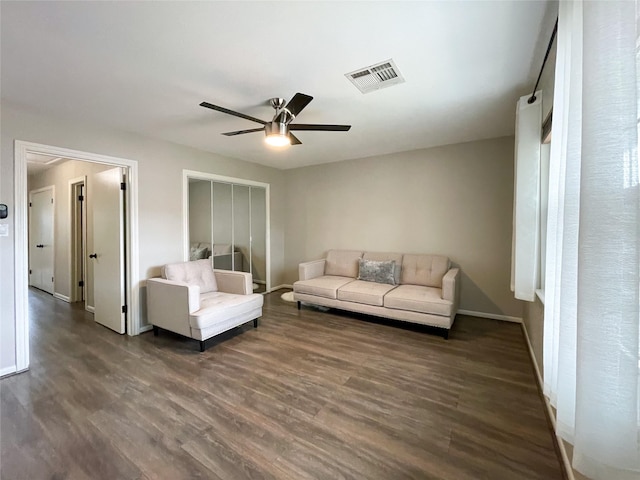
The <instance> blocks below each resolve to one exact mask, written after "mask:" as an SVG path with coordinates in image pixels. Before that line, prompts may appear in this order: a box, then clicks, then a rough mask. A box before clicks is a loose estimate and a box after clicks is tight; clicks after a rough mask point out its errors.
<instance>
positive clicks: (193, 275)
mask: <svg viewBox="0 0 640 480" xmlns="http://www.w3.org/2000/svg"><path fill="white" fill-rule="evenodd" d="M162 276H163V277H164V278H166V279H167V280H173V281H174V282H184V283H187V284H189V285H198V286H199V287H200V293H201V294H202V293H207V292H216V291H217V290H218V284H217V282H216V276H215V274H214V273H213V268H212V267H211V260H208V259H204V260H196V261H194V262H180V263H170V264H169V265H165V266H164V267H163V268H162Z"/></svg>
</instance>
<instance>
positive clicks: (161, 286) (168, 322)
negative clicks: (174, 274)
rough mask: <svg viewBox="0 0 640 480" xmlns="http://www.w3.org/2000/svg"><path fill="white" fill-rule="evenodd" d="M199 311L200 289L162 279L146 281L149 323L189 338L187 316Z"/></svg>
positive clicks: (189, 327) (189, 330)
mask: <svg viewBox="0 0 640 480" xmlns="http://www.w3.org/2000/svg"><path fill="white" fill-rule="evenodd" d="M199 309H200V287H199V286H198V285H188V284H186V283H184V282H174V281H172V280H165V279H163V278H150V279H148V280H147V315H148V320H149V323H150V324H152V325H155V326H157V327H160V328H164V329H166V330H170V331H172V332H176V333H179V334H181V335H186V336H191V326H190V325H189V314H191V313H193V312H195V311H197V310H199Z"/></svg>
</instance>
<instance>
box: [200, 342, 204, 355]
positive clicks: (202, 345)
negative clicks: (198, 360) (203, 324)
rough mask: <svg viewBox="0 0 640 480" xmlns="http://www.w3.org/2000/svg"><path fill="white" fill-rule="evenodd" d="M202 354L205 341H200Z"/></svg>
mask: <svg viewBox="0 0 640 480" xmlns="http://www.w3.org/2000/svg"><path fill="white" fill-rule="evenodd" d="M200 352H204V340H200Z"/></svg>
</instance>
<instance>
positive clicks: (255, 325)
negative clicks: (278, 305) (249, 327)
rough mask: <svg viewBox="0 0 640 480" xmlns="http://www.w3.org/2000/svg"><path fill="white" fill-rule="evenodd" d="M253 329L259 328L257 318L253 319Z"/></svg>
mask: <svg viewBox="0 0 640 480" xmlns="http://www.w3.org/2000/svg"><path fill="white" fill-rule="evenodd" d="M253 328H258V319H257V318H254V319H253Z"/></svg>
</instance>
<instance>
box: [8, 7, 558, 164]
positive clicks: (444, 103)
mask: <svg viewBox="0 0 640 480" xmlns="http://www.w3.org/2000/svg"><path fill="white" fill-rule="evenodd" d="M0 9H1V11H0V13H1V22H2V23H1V57H0V58H1V61H2V65H1V67H2V68H1V85H2V90H1V92H2V100H3V101H8V102H10V103H12V104H15V105H17V106H22V107H25V108H29V109H30V110H36V111H40V112H42V113H43V114H46V115H52V116H56V117H63V118H69V119H73V120H76V121H80V122H91V123H95V124H101V125H105V126H110V127H115V128H117V129H121V130H127V131H132V132H137V133H140V134H143V135H146V136H151V137H155V138H160V139H165V140H168V141H172V142H176V143H179V144H183V145H189V146H192V147H195V148H198V149H202V150H206V151H211V152H215V153H218V154H221V155H225V156H228V157H232V158H239V159H243V160H247V161H251V162H255V163H260V164H264V165H269V166H273V167H277V168H294V167H299V166H304V165H312V164H318V163H325V162H334V161H339V160H345V159H350V158H361V157H367V156H372V155H379V154H385V153H392V152H398V151H406V150H413V149H418V148H425V147H431V146H436V145H444V144H449V143H457V142H464V141H471V140H477V139H483V138H492V137H498V136H503V135H509V134H513V131H514V128H513V124H514V118H515V116H514V108H515V102H516V99H517V97H518V96H519V95H523V94H525V93H526V92H527V91H529V90H531V88H532V87H533V83H534V82H535V78H536V75H537V73H538V70H539V68H540V65H541V62H542V55H543V54H544V48H545V47H546V41H547V37H548V35H547V33H546V32H547V31H548V30H550V28H551V27H552V25H553V21H551V22H549V21H548V19H547V18H545V14H546V15H547V17H548V16H549V12H548V10H549V3H548V2H546V1H489V2H482V1H442V2H438V1H430V2H401V1H396V2H312V1H298V2H240V1H238V2H133V3H129V2H58V1H48V2H8V1H3V2H1V3H0ZM541 39H542V41H541ZM389 58H393V59H394V60H395V62H396V64H397V65H398V68H399V70H400V72H401V73H402V75H403V76H404V78H405V80H406V83H403V84H400V85H396V86H393V87H390V88H386V89H382V90H379V91H376V92H372V93H368V94H364V95H363V94H361V93H360V92H359V91H358V90H357V89H356V88H355V87H354V86H353V85H352V84H351V83H350V82H349V81H348V80H347V78H345V76H344V74H345V73H347V72H351V71H353V70H356V69H358V68H361V67H366V66H368V65H371V64H374V63H377V62H380V61H383V60H387V59H389ZM296 92H302V93H306V94H309V95H312V96H313V97H315V98H314V100H313V101H312V102H311V104H310V105H309V106H308V107H307V108H306V109H305V110H304V112H302V113H301V114H300V116H299V117H298V118H297V120H296V121H297V122H299V123H339V124H351V125H352V129H351V131H349V132H347V133H344V132H297V133H296V136H297V137H298V138H299V139H300V140H301V141H302V142H303V145H298V146H291V147H287V148H285V149H273V148H271V147H268V146H267V145H266V144H265V143H264V141H263V138H264V135H263V134H262V133H253V134H247V135H242V136H236V137H225V136H222V135H220V133H222V132H227V131H231V130H241V129H248V128H256V127H259V124H256V123H252V122H250V121H247V120H243V119H240V118H236V117H232V116H228V115H224V114H222V113H219V112H215V111H212V110H208V109H205V108H202V107H200V106H198V104H199V103H200V102H202V101H208V102H210V103H214V104H217V105H222V106H225V107H227V108H230V109H232V110H237V111H240V112H243V113H246V114H249V115H252V116H255V117H258V118H262V119H264V120H270V119H271V117H272V115H273V110H272V109H271V107H270V106H268V104H267V100H268V99H269V98H270V97H275V96H279V97H284V98H286V99H287V100H288V99H290V98H291V97H292V96H293V94H295V93H296Z"/></svg>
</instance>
